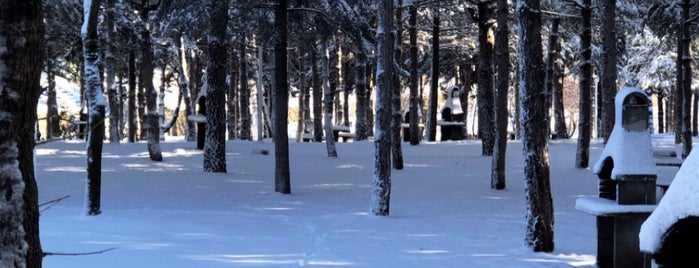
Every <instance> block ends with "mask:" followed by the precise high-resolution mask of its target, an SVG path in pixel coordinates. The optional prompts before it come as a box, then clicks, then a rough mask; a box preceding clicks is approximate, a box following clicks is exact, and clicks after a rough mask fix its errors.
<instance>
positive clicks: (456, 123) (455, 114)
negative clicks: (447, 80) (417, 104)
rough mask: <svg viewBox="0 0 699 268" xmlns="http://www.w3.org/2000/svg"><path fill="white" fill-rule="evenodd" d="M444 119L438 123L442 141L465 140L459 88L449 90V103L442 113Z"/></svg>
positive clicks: (453, 87)
mask: <svg viewBox="0 0 699 268" xmlns="http://www.w3.org/2000/svg"><path fill="white" fill-rule="evenodd" d="M440 114H441V115H442V119H441V120H438V121H437V125H439V126H440V127H441V128H440V132H441V133H442V137H441V139H440V140H441V141H447V140H455V141H457V140H463V139H464V129H463V127H464V125H465V124H464V111H463V109H461V101H460V99H459V87H457V86H452V87H450V88H449V89H448V90H447V101H446V102H445V103H444V106H442V110H441V111H440Z"/></svg>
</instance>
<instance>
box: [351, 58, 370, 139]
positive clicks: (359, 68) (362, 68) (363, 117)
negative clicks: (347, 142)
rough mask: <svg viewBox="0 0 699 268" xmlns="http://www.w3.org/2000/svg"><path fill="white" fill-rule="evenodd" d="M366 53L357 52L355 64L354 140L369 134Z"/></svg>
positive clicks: (366, 136) (364, 137)
mask: <svg viewBox="0 0 699 268" xmlns="http://www.w3.org/2000/svg"><path fill="white" fill-rule="evenodd" d="M366 61H367V58H366V54H364V53H363V52H362V51H358V52H357V59H356V64H355V76H354V79H355V83H354V84H355V86H356V89H355V95H356V98H357V104H356V107H355V114H356V117H357V124H356V125H355V126H354V132H355V135H356V136H355V140H356V141H363V140H366V139H367V138H368V136H369V130H368V128H369V124H368V122H367V120H368V119H367V118H368V117H367V113H368V112H369V111H368V110H367V105H366V103H367V102H369V96H368V95H369V90H368V89H367V85H366V81H367V78H366V69H367V68H366Z"/></svg>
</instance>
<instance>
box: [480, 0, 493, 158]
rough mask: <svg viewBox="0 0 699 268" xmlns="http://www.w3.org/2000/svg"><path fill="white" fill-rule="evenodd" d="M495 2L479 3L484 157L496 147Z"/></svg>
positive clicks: (481, 135)
mask: <svg viewBox="0 0 699 268" xmlns="http://www.w3.org/2000/svg"><path fill="white" fill-rule="evenodd" d="M494 3H495V2H494V1H492V0H488V1H485V2H478V68H477V70H476V71H477V72H478V96H477V98H478V137H479V138H480V139H481V141H482V152H481V154H482V155H484V156H490V155H493V147H494V146H495V128H494V127H493V125H494V122H495V121H494V119H493V117H494V116H493V114H494V109H493V103H494V98H493V92H494V91H495V90H494V88H493V77H495V75H494V74H495V71H494V70H493V45H494V43H495V36H494V35H493V27H494V25H493V24H494V22H493V20H492V17H493V8H494V5H493V4H494Z"/></svg>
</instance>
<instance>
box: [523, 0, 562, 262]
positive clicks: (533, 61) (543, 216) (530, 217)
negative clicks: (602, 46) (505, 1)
mask: <svg viewBox="0 0 699 268" xmlns="http://www.w3.org/2000/svg"><path fill="white" fill-rule="evenodd" d="M516 14H517V15H516V16H517V19H518V23H519V29H520V31H519V51H520V64H519V66H520V72H521V78H520V91H521V94H522V95H521V98H520V102H521V104H522V111H523V113H522V117H521V118H520V121H521V122H522V143H523V148H522V151H523V154H524V176H525V183H526V188H525V194H526V199H527V201H528V204H527V213H526V220H527V236H526V241H527V244H528V246H529V247H530V248H531V249H532V250H534V251H535V252H551V251H553V249H554V243H553V222H554V216H553V199H552V197H551V182H550V179H549V176H550V174H549V155H548V144H547V138H546V129H545V128H544V125H543V124H545V123H546V121H545V120H544V116H545V113H546V111H545V106H544V103H545V101H546V97H545V95H544V94H542V93H543V92H542V91H543V90H542V89H543V86H544V85H543V82H542V81H541V77H544V62H543V55H542V51H541V10H540V4H539V0H518V1H517V10H516Z"/></svg>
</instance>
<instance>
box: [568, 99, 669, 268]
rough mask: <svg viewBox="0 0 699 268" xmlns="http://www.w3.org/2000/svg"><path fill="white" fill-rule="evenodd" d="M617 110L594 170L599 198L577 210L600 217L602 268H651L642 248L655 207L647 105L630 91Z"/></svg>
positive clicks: (580, 203) (587, 199) (588, 199)
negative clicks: (644, 231) (643, 231)
mask: <svg viewBox="0 0 699 268" xmlns="http://www.w3.org/2000/svg"><path fill="white" fill-rule="evenodd" d="M615 105H616V116H615V124H614V129H613V130H612V133H611V135H610V137H609V139H608V141H607V144H606V146H605V147H604V150H603V151H602V154H601V156H600V159H599V160H598V161H597V163H596V164H595V166H594V168H593V171H594V173H595V174H597V175H598V177H599V197H585V198H580V199H578V200H577V202H576V204H575V208H576V209H578V210H581V211H583V212H586V213H589V214H592V215H595V216H596V217H597V265H598V266H599V267H650V256H648V255H645V254H643V253H642V252H641V251H640V250H639V247H638V245H639V236H638V234H639V230H640V228H641V224H643V221H644V220H645V219H646V218H647V217H648V215H650V213H651V212H652V211H653V210H654V209H655V205H654V204H655V202H656V201H655V199H656V198H655V196H656V193H655V187H656V186H655V181H656V179H657V175H656V174H657V172H656V169H655V160H654V159H653V151H652V147H651V146H652V145H651V140H650V132H649V129H648V127H649V124H648V118H649V116H648V115H649V114H648V106H649V101H648V97H647V95H646V94H645V93H644V92H643V91H641V90H640V89H637V88H629V87H627V88H623V89H622V90H620V91H619V93H617V95H616V99H615Z"/></svg>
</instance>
